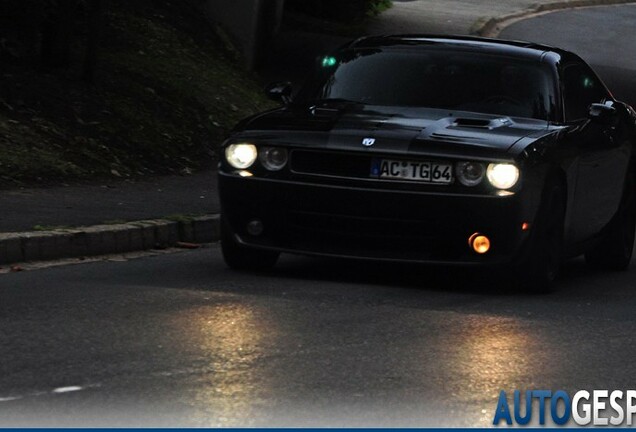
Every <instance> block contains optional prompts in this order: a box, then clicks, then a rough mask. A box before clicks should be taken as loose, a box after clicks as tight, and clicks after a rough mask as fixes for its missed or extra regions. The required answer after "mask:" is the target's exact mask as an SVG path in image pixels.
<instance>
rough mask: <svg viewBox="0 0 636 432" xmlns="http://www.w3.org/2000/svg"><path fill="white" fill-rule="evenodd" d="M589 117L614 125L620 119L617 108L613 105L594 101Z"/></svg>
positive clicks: (597, 121) (601, 122) (598, 121)
mask: <svg viewBox="0 0 636 432" xmlns="http://www.w3.org/2000/svg"><path fill="white" fill-rule="evenodd" d="M588 117H589V119H590V120H592V121H593V122H595V123H598V124H601V125H605V126H614V125H615V124H616V121H617V120H618V118H617V115H616V108H614V107H613V106H612V105H606V104H602V103H593V104H592V105H590V110H589V112H588Z"/></svg>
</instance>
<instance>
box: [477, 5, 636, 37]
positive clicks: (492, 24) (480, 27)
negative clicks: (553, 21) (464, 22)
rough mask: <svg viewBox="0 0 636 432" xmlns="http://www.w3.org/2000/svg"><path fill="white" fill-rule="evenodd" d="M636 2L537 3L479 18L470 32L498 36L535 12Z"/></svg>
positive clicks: (484, 35) (485, 35)
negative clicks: (497, 15) (497, 14)
mask: <svg viewBox="0 0 636 432" xmlns="http://www.w3.org/2000/svg"><path fill="white" fill-rule="evenodd" d="M627 3H636V1H635V0H561V1H555V2H552V3H543V4H542V3H537V4H534V5H532V6H530V7H529V8H527V9H524V10H522V11H519V12H514V13H511V14H508V15H503V16H500V17H493V18H483V19H480V20H478V21H477V22H476V23H475V24H474V25H473V28H472V29H471V31H470V33H471V34H474V35H477V36H483V37H497V36H498V35H499V33H500V32H501V31H502V30H503V29H504V28H505V27H506V26H508V25H510V24H512V23H513V22H516V21H519V20H521V19H524V18H527V17H530V16H532V15H535V14H542V13H547V12H554V11H558V10H564V9H574V8H579V7H590V6H611V5H618V4H627Z"/></svg>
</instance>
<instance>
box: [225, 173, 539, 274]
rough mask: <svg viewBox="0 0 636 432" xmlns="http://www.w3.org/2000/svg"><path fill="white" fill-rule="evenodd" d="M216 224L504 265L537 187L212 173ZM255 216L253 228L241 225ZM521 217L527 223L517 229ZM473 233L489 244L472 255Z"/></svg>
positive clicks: (325, 244)
mask: <svg viewBox="0 0 636 432" xmlns="http://www.w3.org/2000/svg"><path fill="white" fill-rule="evenodd" d="M219 191H220V198H221V208H222V215H223V220H224V223H225V224H226V227H227V228H229V229H230V230H231V232H232V233H233V235H234V237H235V239H236V241H237V242H238V243H239V244H242V245H243V246H246V247H251V248H258V249H267V250H276V251H281V252H291V253H298V254H307V255H322V256H336V257H350V258H356V259H372V260H388V261H406V262H421V263H437V264H462V265H479V264H482V265H487V264H505V263H510V262H512V261H514V260H516V259H518V258H519V257H520V256H521V255H522V254H523V252H524V250H525V249H527V248H526V247H525V245H526V244H527V243H528V239H529V238H530V237H531V233H532V222H533V220H534V217H535V215H536V213H537V209H538V206H539V199H538V196H539V194H523V193H517V194H514V195H509V196H484V195H473V196H471V195H465V194H462V195H459V194H450V193H444V190H443V189H440V192H439V193H430V192H426V193H423V192H417V191H396V190H387V189H374V188H369V187H364V188H363V187H352V186H336V185H326V184H319V183H310V182H304V181H301V182H295V181H283V180H272V179H263V178H258V177H250V178H243V177H239V176H236V175H234V174H230V173H225V172H220V173H219ZM251 221H260V222H261V223H262V226H263V231H262V233H261V234H259V235H251V234H249V233H248V229H247V225H248V224H249V223H250V222H251ZM524 222H525V223H527V224H528V226H529V227H530V229H525V230H524V229H522V226H523V224H524ZM474 233H481V234H483V235H486V236H488V238H489V239H490V241H491V249H490V251H489V252H488V253H486V254H481V255H480V254H477V253H476V252H474V251H473V250H472V248H471V247H470V245H469V241H468V239H469V237H470V236H471V235H472V234H474Z"/></svg>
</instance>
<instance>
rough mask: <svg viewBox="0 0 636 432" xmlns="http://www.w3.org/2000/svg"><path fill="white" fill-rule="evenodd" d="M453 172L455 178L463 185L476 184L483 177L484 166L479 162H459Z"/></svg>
mask: <svg viewBox="0 0 636 432" xmlns="http://www.w3.org/2000/svg"><path fill="white" fill-rule="evenodd" d="M455 172H456V173H457V179H458V180H459V182H460V183H461V184H463V185H464V186H477V185H478V184H479V183H481V181H482V180H483V179H484V174H486V168H485V167H484V164H481V163H479V162H459V163H458V164H457V166H456V167H455Z"/></svg>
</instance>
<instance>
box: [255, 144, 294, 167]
mask: <svg viewBox="0 0 636 432" xmlns="http://www.w3.org/2000/svg"><path fill="white" fill-rule="evenodd" d="M258 154H259V159H260V161H261V164H263V166H264V167H265V169H267V170H269V171H280V170H281V169H283V167H284V166H285V165H287V149H284V148H281V147H262V148H261V149H260V150H259V152H258Z"/></svg>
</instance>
